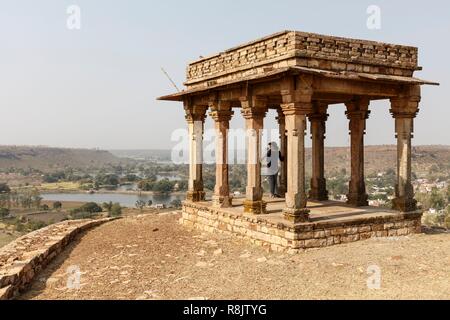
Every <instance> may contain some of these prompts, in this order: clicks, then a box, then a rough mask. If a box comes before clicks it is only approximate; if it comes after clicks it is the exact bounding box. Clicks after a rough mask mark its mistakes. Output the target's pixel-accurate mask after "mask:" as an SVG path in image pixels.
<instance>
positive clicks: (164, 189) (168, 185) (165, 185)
mask: <svg viewBox="0 0 450 320" xmlns="http://www.w3.org/2000/svg"><path fill="white" fill-rule="evenodd" d="M174 185H175V183H174V182H171V181H169V179H163V180H160V181H158V182H156V183H155V185H154V187H153V191H155V192H159V193H169V192H172V191H173V187H174Z"/></svg>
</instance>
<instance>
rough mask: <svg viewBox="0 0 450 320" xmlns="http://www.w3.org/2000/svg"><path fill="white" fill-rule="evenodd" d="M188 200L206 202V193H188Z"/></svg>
mask: <svg viewBox="0 0 450 320" xmlns="http://www.w3.org/2000/svg"><path fill="white" fill-rule="evenodd" d="M186 200H188V201H191V202H200V201H205V192H204V191H188V192H187V194H186Z"/></svg>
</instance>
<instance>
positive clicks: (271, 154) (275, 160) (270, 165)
mask: <svg viewBox="0 0 450 320" xmlns="http://www.w3.org/2000/svg"><path fill="white" fill-rule="evenodd" d="M279 161H284V157H283V155H282V154H281V151H280V150H279V149H278V145H277V144H276V143H275V142H271V143H269V145H268V148H267V152H266V163H265V165H264V167H263V173H262V174H263V175H265V176H267V179H268V180H269V188H270V197H271V198H275V197H280V196H279V195H278V194H277V178H278V170H279V167H280V166H279Z"/></svg>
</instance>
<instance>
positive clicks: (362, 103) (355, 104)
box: [345, 98, 370, 120]
mask: <svg viewBox="0 0 450 320" xmlns="http://www.w3.org/2000/svg"><path fill="white" fill-rule="evenodd" d="M369 103H370V101H369V99H367V98H355V99H352V100H351V101H347V102H346V103H345V106H346V107H347V111H346V112H345V114H346V116H347V118H348V119H349V120H366V119H368V118H369V115H370V111H369Z"/></svg>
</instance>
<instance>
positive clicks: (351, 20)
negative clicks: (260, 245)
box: [0, 0, 450, 149]
mask: <svg viewBox="0 0 450 320" xmlns="http://www.w3.org/2000/svg"><path fill="white" fill-rule="evenodd" d="M73 4H75V5H78V6H79V7H80V8H81V29H80V30H69V29H68V28H67V26H66V22H67V18H68V14H67V13H66V10H67V7H68V6H70V5H73ZM372 4H374V5H378V6H379V7H380V8H381V29H380V30H369V29H368V28H367V26H366V21H367V17H368V14H367V13H366V10H367V7H368V6H369V5H372ZM286 29H289V30H300V31H309V32H317V33H323V34H331V35H337V36H346V37H353V38H363V39H372V40H379V41H384V42H393V43H399V44H407V45H414V46H418V47H419V63H420V65H421V66H423V67H424V70H423V71H421V72H417V73H416V76H417V77H420V78H424V79H427V80H434V81H438V82H440V83H441V86H440V87H432V86H430V87H428V86H426V87H423V91H422V103H421V112H420V114H419V116H418V118H417V120H416V124H415V140H414V144H416V145H418V144H450V128H449V127H450V125H449V123H450V120H449V119H450V86H449V81H448V80H449V79H450V41H449V39H450V4H449V2H448V1H444V0H443V1H431V0H429V1H378V0H371V1H361V0H354V1H319V0H314V1H300V0H295V1H283V0H278V1H262V0H254V1H250V0H245V1H231V0H227V1H213V0H209V1H206V0H204V1H196V0H190V1H181V0H179V1H173V0H164V1H144V0H142V1H141V0H128V1H125V0H122V1H119V0H115V1H113V0H95V1H92V0H71V1H66V0H39V1H36V0H29V1H25V0H0V41H1V42H0V58H1V59H0V111H1V112H0V144H19V145H22V144H25V145H49V146H58V147H59V146H61V147H62V146H66V147H88V148H95V147H99V148H103V149H148V148H164V149H169V148H170V147H171V146H172V145H173V144H174V143H172V142H171V141H170V135H171V133H172V132H173V130H175V129H178V128H184V127H185V122H184V113H183V109H182V105H181V104H180V103H171V102H162V101H156V100H155V98H156V97H158V96H161V95H164V94H169V93H173V92H174V91H175V89H174V88H173V87H172V85H171V84H170V82H169V81H168V80H167V78H166V77H165V76H164V74H163V73H162V72H161V70H160V68H161V67H164V68H165V69H166V70H167V72H168V73H169V74H170V75H171V76H172V78H173V79H174V80H175V82H176V83H177V84H178V85H179V86H181V84H182V82H183V80H184V78H185V70H186V64H187V63H188V62H189V61H192V60H194V59H196V58H198V57H199V56H200V55H203V56H206V55H208V54H212V53H215V52H217V51H221V50H223V49H226V48H229V47H232V46H234V45H238V44H240V43H242V42H246V41H249V40H252V39H255V38H258V37H261V36H264V35H267V34H271V33H274V32H277V31H281V30H286ZM371 110H372V115H371V117H370V119H369V120H368V123H367V136H366V143H367V144H392V143H395V138H394V121H393V119H392V118H391V116H390V115H389V103H388V102H387V101H386V102H378V103H373V104H372V105H371ZM344 111H345V110H344V108H343V106H335V107H332V108H331V109H330V112H329V113H330V115H331V116H330V119H329V121H328V122H327V142H326V143H327V145H328V146H343V145H347V144H348V141H349V137H348V125H347V120H346V118H345V115H344ZM273 118H274V114H273V113H269V115H268V118H267V120H266V124H267V126H268V127H274V119H273ZM211 124H212V121H211V120H210V119H209V120H208V123H207V125H208V126H211ZM242 126H243V121H242V117H241V115H240V113H239V112H236V115H235V118H234V119H233V121H232V127H234V128H238V127H242ZM308 140H309V139H308Z"/></svg>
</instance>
